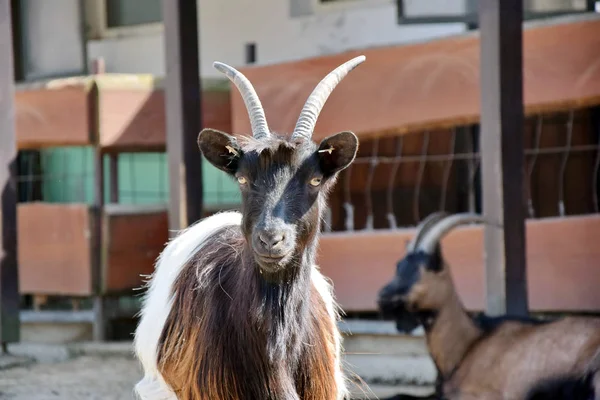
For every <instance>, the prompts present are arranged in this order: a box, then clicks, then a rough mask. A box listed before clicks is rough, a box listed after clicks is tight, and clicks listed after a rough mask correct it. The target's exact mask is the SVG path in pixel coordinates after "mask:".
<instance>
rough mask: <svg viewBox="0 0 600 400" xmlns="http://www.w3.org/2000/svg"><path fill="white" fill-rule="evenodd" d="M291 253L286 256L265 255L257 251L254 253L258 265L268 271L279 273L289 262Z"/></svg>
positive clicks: (285, 254)
mask: <svg viewBox="0 0 600 400" xmlns="http://www.w3.org/2000/svg"><path fill="white" fill-rule="evenodd" d="M290 258H291V252H290V253H284V254H263V253H259V252H257V251H255V252H254V259H255V260H256V262H257V263H258V265H259V266H260V267H261V268H262V269H264V270H266V271H272V272H275V271H279V270H281V269H282V268H283V267H285V265H286V264H287V263H288V262H289V260H290Z"/></svg>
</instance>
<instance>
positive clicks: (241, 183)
mask: <svg viewBox="0 0 600 400" xmlns="http://www.w3.org/2000/svg"><path fill="white" fill-rule="evenodd" d="M237 181H238V183H239V184H240V185H243V184H245V183H246V182H248V181H247V180H246V178H244V177H243V176H238V177H237Z"/></svg>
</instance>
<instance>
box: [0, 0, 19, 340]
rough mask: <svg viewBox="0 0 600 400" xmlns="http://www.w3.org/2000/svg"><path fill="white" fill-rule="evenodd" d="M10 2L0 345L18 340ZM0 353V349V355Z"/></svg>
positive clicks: (3, 79) (3, 116)
mask: <svg viewBox="0 0 600 400" xmlns="http://www.w3.org/2000/svg"><path fill="white" fill-rule="evenodd" d="M12 37H13V35H12V26H11V9H10V1H0V197H1V208H0V243H1V244H2V245H1V246H0V344H1V345H2V348H4V347H5V345H6V344H7V343H10V342H17V341H19V340H20V337H19V336H20V321H19V275H18V268H17V146H16V133H15V104H14V96H15V89H14V70H13V68H14V66H13V46H12ZM1 351H2V350H1V349H0V352H1Z"/></svg>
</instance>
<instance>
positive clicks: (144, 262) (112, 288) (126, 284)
mask: <svg viewBox="0 0 600 400" xmlns="http://www.w3.org/2000/svg"><path fill="white" fill-rule="evenodd" d="M138 211H142V212H138ZM147 211H148V210H144V208H140V210H135V209H131V210H130V213H125V212H120V213H114V212H113V213H105V214H104V218H103V220H104V222H103V223H104V228H103V235H104V239H103V252H104V253H103V255H102V261H103V277H104V283H103V292H104V293H118V292H127V291H130V290H132V289H136V288H139V287H141V286H142V285H143V283H144V278H143V275H150V274H151V273H152V272H154V263H155V261H156V258H157V257H158V255H159V254H160V252H161V251H162V250H163V249H164V246H165V244H166V242H167V240H168V238H169V231H168V213H167V211H166V210H163V211H159V210H157V211H156V212H147Z"/></svg>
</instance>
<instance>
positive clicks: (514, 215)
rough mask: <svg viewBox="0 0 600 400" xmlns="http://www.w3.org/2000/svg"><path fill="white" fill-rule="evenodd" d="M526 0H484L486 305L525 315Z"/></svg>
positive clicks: (481, 22)
mask: <svg viewBox="0 0 600 400" xmlns="http://www.w3.org/2000/svg"><path fill="white" fill-rule="evenodd" d="M522 20H523V3H522V0H502V1H500V0H481V1H480V2H479V26H480V34H481V41H480V54H481V57H480V65H481V74H480V86H481V88H480V90H481V93H480V96H481V160H482V161H481V169H482V188H483V190H482V191H483V211H484V213H485V215H486V217H487V218H488V219H489V220H490V221H491V222H492V223H493V225H488V226H486V229H485V239H484V241H485V242H484V243H485V264H486V265H485V271H486V274H485V276H486V310H487V312H488V313H490V314H492V315H499V314H505V313H508V314H513V315H526V314H527V313H528V304H527V275H526V271H527V270H526V258H525V224H524V221H525V216H526V214H525V212H526V211H525V210H526V208H525V206H526V205H525V202H524V195H523V193H524V187H525V186H524V179H523V175H524V174H523V172H524V171H523V163H524V159H523V28H522Z"/></svg>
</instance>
